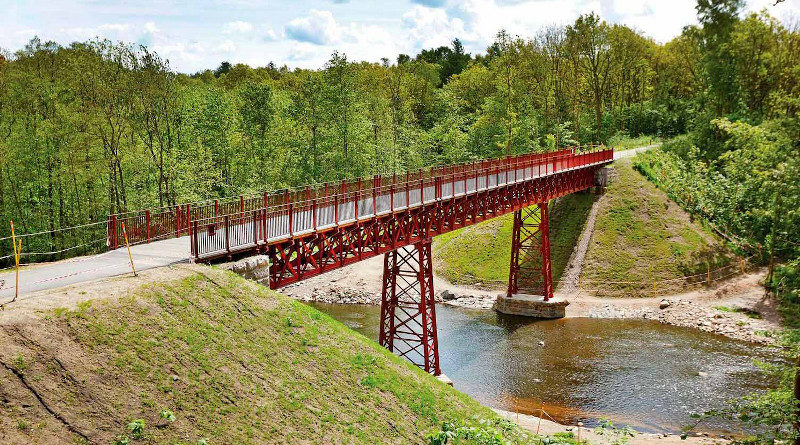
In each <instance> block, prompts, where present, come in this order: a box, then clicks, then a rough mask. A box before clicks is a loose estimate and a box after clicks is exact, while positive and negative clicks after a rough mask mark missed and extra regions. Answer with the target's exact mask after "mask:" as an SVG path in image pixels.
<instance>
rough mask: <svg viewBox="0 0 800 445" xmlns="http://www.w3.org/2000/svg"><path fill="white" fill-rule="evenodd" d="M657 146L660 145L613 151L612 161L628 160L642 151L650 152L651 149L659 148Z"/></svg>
mask: <svg viewBox="0 0 800 445" xmlns="http://www.w3.org/2000/svg"><path fill="white" fill-rule="evenodd" d="M659 146H661V144H660V143H659V144H652V145H645V146H644V147H636V148H631V149H630V150H620V151H615V152H614V160H615V161H616V160H617V159H622V158H630V157H632V156H635V155H636V153H641V152H643V151H647V150H650V149H651V148H656V147H659Z"/></svg>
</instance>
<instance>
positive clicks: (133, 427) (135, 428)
mask: <svg viewBox="0 0 800 445" xmlns="http://www.w3.org/2000/svg"><path fill="white" fill-rule="evenodd" d="M144 427H145V423H144V420H143V419H134V420H132V421H131V422H129V423H128V432H129V433H131V436H133V438H134V439H141V438H142V437H144Z"/></svg>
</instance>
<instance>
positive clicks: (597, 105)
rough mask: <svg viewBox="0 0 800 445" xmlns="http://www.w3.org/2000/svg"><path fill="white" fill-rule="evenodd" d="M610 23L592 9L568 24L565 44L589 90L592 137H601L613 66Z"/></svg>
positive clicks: (596, 138) (596, 139)
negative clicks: (591, 111)
mask: <svg viewBox="0 0 800 445" xmlns="http://www.w3.org/2000/svg"><path fill="white" fill-rule="evenodd" d="M608 34H609V26H608V24H606V22H605V21H601V20H600V17H598V16H597V15H595V14H594V13H591V14H589V15H581V16H579V17H578V19H577V20H575V23H574V24H573V25H570V26H568V27H567V46H568V48H569V52H570V54H571V57H572V58H573V60H574V63H575V66H576V67H577V68H578V69H579V70H580V72H581V75H582V76H583V77H584V78H585V79H586V82H587V84H588V87H589V91H590V93H591V98H592V105H593V107H594V113H595V125H596V128H595V131H596V133H595V138H594V139H595V141H599V140H600V133H601V131H602V119H603V98H604V96H605V94H606V91H607V89H608V86H609V79H610V73H611V66H612V55H611V45H610V43H609V38H608Z"/></svg>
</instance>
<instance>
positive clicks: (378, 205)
mask: <svg viewBox="0 0 800 445" xmlns="http://www.w3.org/2000/svg"><path fill="white" fill-rule="evenodd" d="M612 159H613V151H612V150H596V151H589V152H584V153H579V154H573V153H571V152H570V151H561V152H555V153H543V154H528V155H520V156H515V157H509V158H503V159H498V160H492V161H479V162H473V163H469V164H462V165H457V166H447V167H441V168H438V169H433V170H432V171H431V172H430V173H429V172H428V171H421V170H420V171H417V172H414V173H411V172H409V173H406V174H404V175H396V174H395V175H392V176H391V177H388V176H387V177H381V176H375V177H374V178H372V180H366V181H365V180H363V179H361V180H354V181H344V182H342V183H341V184H340V185H339V186H338V187H333V186H330V185H328V186H325V187H324V188H323V189H320V188H315V189H311V188H310V187H309V188H306V189H305V190H303V193H297V192H294V193H290V192H287V191H284V193H283V199H281V200H280V201H281V202H279V203H277V204H269V202H270V201H269V199H265V200H264V202H267V203H268V205H266V206H262V207H261V208H255V209H246V210H239V209H237V211H236V212H233V213H230V214H226V215H221V216H220V215H215V216H211V217H206V218H198V219H194V220H192V223H191V224H192V225H191V237H192V238H191V239H192V241H191V244H192V256H193V257H194V258H195V259H201V258H203V257H211V256H218V255H220V254H226V253H227V254H232V253H235V252H237V251H240V250H244V249H251V248H253V247H254V246H258V245H265V244H268V243H270V242H272V241H276V240H281V239H286V238H291V237H294V236H296V235H301V234H305V233H308V232H312V231H316V230H324V229H327V228H330V227H334V226H337V225H346V224H352V223H354V222H356V221H357V220H362V219H367V218H373V217H376V216H379V215H382V214H386V213H389V212H395V211H402V210H405V209H406V208H408V207H412V208H413V207H417V206H420V205H424V204H428V203H430V202H434V201H437V200H441V199H453V198H456V197H458V196H460V195H466V194H472V193H479V192H483V191H486V190H490V189H493V188H496V187H502V186H505V185H508V184H512V183H516V182H520V181H527V180H531V179H535V178H538V177H542V176H547V175H551V174H553V173H557V172H561V171H566V170H569V169H572V168H580V167H585V166H588V165H593V164H597V163H601V162H608V161H610V160H612ZM320 190H322V191H320Z"/></svg>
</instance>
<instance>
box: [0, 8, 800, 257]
mask: <svg viewBox="0 0 800 445" xmlns="http://www.w3.org/2000/svg"><path fill="white" fill-rule="evenodd" d="M717 3H719V2H716V1H710V0H700V2H699V3H698V6H697V10H698V17H699V18H700V25H699V26H687V27H686V28H685V29H684V31H683V32H682V33H681V34H680V35H679V36H677V37H676V38H674V39H673V40H672V41H670V42H667V43H666V44H659V43H656V42H654V41H653V40H652V39H651V38H648V37H647V36H646V34H645V33H642V32H639V31H637V30H634V29H631V28H629V27H626V26H623V25H619V24H610V23H607V22H605V21H603V20H602V19H600V18H599V17H598V16H597V15H595V14H589V15H583V16H580V17H578V18H577V19H576V20H575V21H574V23H572V24H570V25H567V26H551V27H548V28H546V29H542V30H541V31H540V32H539V33H538V34H537V35H535V36H527V37H520V36H511V35H508V34H507V33H505V32H503V31H501V32H499V33H498V34H497V38H496V41H495V42H494V43H493V44H492V45H491V46H490V47H489V48H487V50H486V52H485V53H484V54H477V55H473V54H469V53H465V51H464V49H463V47H462V46H461V44H460V42H459V41H458V40H455V41H453V42H452V45H451V46H450V47H440V48H434V49H430V50H424V51H422V52H421V53H419V54H418V55H416V56H413V57H412V56H408V55H400V56H399V57H398V58H397V60H396V61H390V60H388V59H383V60H382V62H381V63H367V62H353V61H351V60H350V59H349V58H348V56H346V55H344V54H340V53H333V54H332V55H331V57H330V60H329V61H328V63H326V64H325V66H323V67H321V68H320V69H318V70H303V69H295V70H290V69H288V68H287V67H285V66H284V67H275V66H274V64H272V63H269V64H268V65H266V66H265V67H260V68H253V67H250V66H246V65H231V64H229V63H227V62H225V63H222V64H221V65H220V66H219V67H218V68H217V69H215V70H206V71H204V72H199V73H194V74H181V73H176V72H175V71H174V70H172V69H171V68H170V66H169V62H168V61H167V60H163V59H162V58H161V57H159V55H158V54H155V53H154V52H152V51H150V50H149V49H148V48H146V47H136V46H131V45H127V44H124V43H113V42H110V41H89V42H76V43H72V44H71V45H69V46H66V47H64V46H60V45H58V44H56V43H53V42H43V41H41V40H39V39H38V38H34V39H33V40H31V41H30V42H29V43H28V44H27V45H26V46H25V48H23V49H21V50H19V51H17V52H15V53H13V54H12V53H9V52H7V51H6V52H3V53H0V215H2V219H3V220H4V221H8V220H14V221H16V227H17V230H18V231H19V232H23V233H31V232H39V231H45V232H50V235H45V236H43V237H37V238H36V239H30V240H29V241H28V243H29V245H28V246H27V247H28V248H27V249H26V251H27V252H31V251H50V250H60V249H63V248H65V247H69V246H72V245H75V244H76V243H78V240H77V239H72V238H70V236H68V235H69V234H68V233H65V232H57V230H58V229H59V228H63V227H68V226H75V225H81V224H88V223H101V222H102V221H104V220H105V219H106V218H107V215H108V214H109V213H115V212H121V211H126V210H134V209H138V208H143V207H151V206H164V205H173V204H176V203H180V202H187V201H196V200H202V199H208V198H216V197H224V196H235V195H238V194H242V193H249V192H257V191H261V190H266V189H278V188H284V187H290V186H295V185H299V184H303V183H311V182H321V181H328V180H336V179H340V178H343V177H352V176H357V175H368V174H374V173H381V172H391V171H402V170H405V169H416V168H419V167H422V166H426V165H431V164H437V163H452V162H460V161H469V160H474V159H479V158H487V157H496V156H502V155H506V154H513V153H521V152H529V151H543V150H549V149H553V148H555V147H562V146H571V145H578V144H580V145H584V144H590V143H608V142H609V141H613V140H615V139H614V138H620V137H624V136H627V135H630V136H636V135H642V134H647V135H656V136H675V135H679V134H683V133H686V132H687V131H689V130H692V128H693V127H694V126H695V125H696V121H702V119H699V118H698V116H707V117H709V118H710V117H713V116H719V115H721V116H728V117H729V118H730V119H732V120H740V121H743V122H749V123H752V124H758V123H759V122H761V121H763V120H775V119H794V118H795V117H796V112H797V108H798V107H799V106H800V102H799V101H798V91H797V89H798V83H799V82H798V77H800V72H798V66H800V63H798V59H800V50H799V48H800V37H798V33H797V31H796V30H793V29H787V27H786V26H784V25H783V24H781V23H780V22H778V21H777V20H776V19H775V18H773V17H770V16H769V15H768V14H767V12H762V13H759V14H752V15H749V16H747V17H743V18H740V17H739V13H738V8H739V7H740V6H741V5H740V2H737V1H729V2H727V4H730V5H731V6H730V8H729V9H730V10H725V8H721V7H720V6H719V5H718V4H717ZM722 3H726V2H722ZM351 56H355V57H356V58H357V56H358V55H351ZM707 120H708V119H706V122H707ZM702 125H705V124H702ZM795 143H796V139H795ZM97 227H98V234H99V232H100V231H102V230H104V227H102V226H100V225H99V224H98V226H97ZM8 234H9V228H8V227H7V224H5V223H4V224H2V225H0V238H2V237H4V236H7V235H8ZM80 236H81V237H84V235H80ZM95 238H98V239H89V240H87V239H86V238H85V237H84V238H80V241H81V242H88V243H92V242H96V243H102V242H103V241H102V240H101V239H99V238H101V237H98V236H97V234H95ZM31 244H33V245H31ZM0 247H2V252H0V253H6V252H9V253H10V251H11V248H10V244H9V243H8V242H7V241H2V242H0ZM90 247H91V246H90ZM97 247H102V244H100V245H98V246H97ZM45 259H46V258H45ZM6 261H7V259H6Z"/></svg>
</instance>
